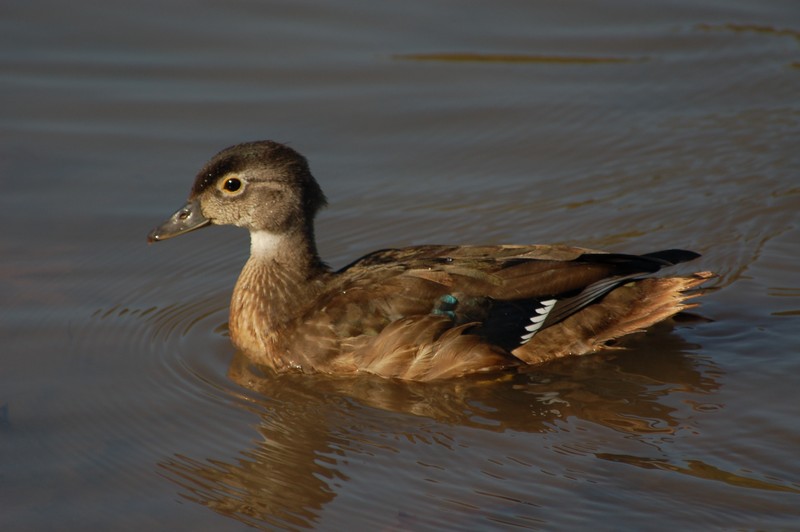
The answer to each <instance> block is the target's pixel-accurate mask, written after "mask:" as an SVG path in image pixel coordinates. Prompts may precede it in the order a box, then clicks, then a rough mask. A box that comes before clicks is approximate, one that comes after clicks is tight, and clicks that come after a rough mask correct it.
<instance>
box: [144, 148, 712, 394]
mask: <svg viewBox="0 0 800 532" xmlns="http://www.w3.org/2000/svg"><path fill="white" fill-rule="evenodd" d="M324 204H325V197H324V195H323V193H322V191H321V189H320V187H319V185H318V184H317V182H316V181H315V180H314V178H313V177H312V175H311V172H310V171H309V168H308V164H307V163H306V160H305V159H304V158H303V157H302V156H301V155H300V154H298V153H297V152H295V151H294V150H292V149H290V148H288V147H286V146H283V145H281V144H278V143H275V142H270V141H263V142H252V143H247V144H240V145H237V146H233V147H231V148H228V149H226V150H223V151H222V152H220V153H219V154H217V155H216V156H215V157H214V158H213V159H211V161H209V162H208V163H207V164H206V166H205V167H204V168H203V169H202V170H201V171H200V173H199V174H198V176H197V179H196V181H195V183H194V187H193V189H192V193H191V195H190V198H189V202H188V203H187V204H186V205H185V206H184V207H182V208H181V209H180V210H178V211H177V212H176V213H175V214H174V215H173V216H172V217H171V218H170V219H169V220H168V221H166V222H165V223H164V224H163V225H161V226H160V227H158V228H156V229H154V230H153V231H152V232H151V233H150V235H149V239H150V241H158V240H164V239H166V238H170V237H173V236H176V235H179V234H182V233H185V232H187V231H191V230H193V229H196V228H199V227H203V226H206V225H208V224H212V223H214V224H232V225H237V226H241V227H245V228H247V229H249V230H250V234H251V242H252V245H251V255H250V259H249V260H248V262H247V264H246V265H245V267H244V270H243V271H242V273H241V275H240V277H239V280H238V282H237V284H236V288H235V290H234V294H233V300H232V303H231V316H230V331H231V338H232V340H233V342H234V344H236V346H237V347H238V348H239V349H241V350H242V351H243V352H244V353H245V354H246V355H247V356H248V357H250V358H251V359H252V360H254V361H256V362H258V363H260V364H264V365H267V366H270V367H273V368H275V369H277V370H279V371H280V370H289V369H294V370H300V371H303V372H316V371H319V372H327V373H338V374H347V373H354V372H368V373H374V374H377V375H380V376H383V377H397V378H402V379H410V380H433V379H439V378H447V377H454V376H459V375H465V374H470V373H475V372H480V371H487V370H495V369H502V368H508V367H515V366H521V365H524V364H535V363H539V362H544V361H548V360H552V359H555V358H559V357H562V356H565V355H574V354H583V353H588V352H592V351H596V350H597V349H600V348H602V347H603V346H605V345H606V343H607V342H609V341H610V340H613V339H615V338H618V337H620V336H623V335H626V334H629V333H631V332H635V331H639V330H642V329H643V328H646V327H648V326H650V325H652V324H653V323H656V322H658V321H660V320H662V319H664V318H666V317H668V316H671V315H673V314H675V313H676V312H679V311H680V310H682V309H684V308H687V306H691V305H687V304H685V303H684V300H685V299H686V298H687V297H691V295H695V294H696V293H691V292H686V291H687V290H689V289H691V288H693V287H696V286H697V285H699V284H700V283H702V282H703V281H704V280H705V279H707V278H708V277H710V276H711V274H710V273H708V272H702V273H698V274H695V275H694V276H692V277H671V278H642V277H644V276H647V275H649V274H652V273H654V272H656V271H658V270H659V269H661V268H662V267H665V266H671V265H674V264H676V263H679V262H683V261H686V260H691V259H694V258H696V257H697V256H698V255H697V254H696V253H692V252H689V251H682V250H668V251H660V252H656V253H650V254H646V255H641V256H635V255H620V254H611V253H603V252H596V251H590V250H585V249H580V248H570V247H565V246H464V247H457V246H421V247H414V248H406V249H390V250H381V251H377V252H375V253H372V254H370V255H367V256H365V257H363V258H361V259H359V260H358V261H356V262H354V263H353V264H351V265H349V266H348V267H346V268H344V269H342V270H340V271H338V272H332V271H330V269H329V268H328V267H327V266H326V265H325V264H324V263H323V262H322V261H321V260H320V258H319V256H318V254H317V250H316V244H315V242H314V228H313V219H314V216H315V214H316V213H317V210H318V209H319V208H320V207H321V206H323V205H324Z"/></svg>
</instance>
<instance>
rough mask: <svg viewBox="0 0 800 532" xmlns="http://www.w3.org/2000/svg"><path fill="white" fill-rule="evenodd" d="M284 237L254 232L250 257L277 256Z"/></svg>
mask: <svg viewBox="0 0 800 532" xmlns="http://www.w3.org/2000/svg"><path fill="white" fill-rule="evenodd" d="M282 240H283V237H282V236H281V235H276V234H275V233H270V232H269V231H252V232H251V233H250V255H252V256H254V257H256V256H258V257H269V256H272V255H274V254H275V252H276V251H277V249H278V246H279V245H280V243H281V241H282Z"/></svg>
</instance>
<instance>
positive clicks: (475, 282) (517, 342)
mask: <svg viewBox="0 0 800 532" xmlns="http://www.w3.org/2000/svg"><path fill="white" fill-rule="evenodd" d="M697 256H698V255H697V254H696V253H693V252H689V251H683V250H667V251H661V252H656V253H651V254H647V255H622V254H613V253H603V252H597V251H592V250H588V249H583V248H573V247H567V246H420V247H413V248H404V249H387V250H381V251H376V252H374V253H371V254H369V255H367V256H365V257H363V258H361V259H359V260H358V261H356V262H354V263H352V264H350V265H348V266H346V267H345V268H343V269H342V270H339V272H337V273H336V274H334V277H333V278H332V280H331V282H330V283H329V285H328V289H327V290H326V291H325V292H324V293H323V294H322V295H321V296H320V297H319V298H318V300H317V301H316V302H315V305H314V307H315V308H314V311H313V315H311V316H307V317H305V318H304V319H303V321H302V323H303V325H302V326H301V327H300V329H301V330H302V331H303V333H302V335H301V336H304V338H305V340H304V341H305V342H308V341H309V339H313V341H315V342H317V344H319V343H320V341H323V342H324V343H326V345H329V346H330V348H329V349H328V350H327V351H328V352H329V353H331V357H332V358H336V364H345V365H352V366H353V367H357V368H359V369H362V370H367V371H373V372H376V373H379V374H382V375H387V376H399V377H402V378H414V379H430V378H444V377H450V376H453V375H457V374H462V373H468V372H471V371H476V370H479V369H496V368H500V367H507V366H512V365H517V364H519V363H521V362H520V358H522V360H525V359H526V358H529V357H526V356H524V355H526V353H527V352H528V351H533V350H534V349H532V348H531V347H530V346H529V347H525V346H526V345H527V344H529V343H531V341H532V339H533V338H534V337H535V336H536V335H537V334H538V333H539V332H540V331H543V330H546V329H548V328H550V327H552V326H554V325H556V324H559V323H561V322H563V321H564V320H565V319H567V318H569V317H570V316H573V315H575V314H576V313H578V312H580V311H581V310H582V309H584V308H585V307H587V306H589V305H591V304H592V303H594V302H596V301H599V300H600V299H602V298H603V297H604V296H605V295H606V294H608V293H609V292H611V291H612V290H614V289H615V288H617V287H619V286H621V285H622V284H625V283H628V282H629V281H631V280H632V279H637V278H640V277H642V276H647V275H649V274H652V273H654V272H656V271H658V270H659V269H660V268H662V267H664V266H670V265H673V264H676V263H678V262H683V261H686V260H691V259H693V258H695V257H697ZM309 327H310V328H312V329H313V331H312V330H309ZM298 332H301V331H298ZM334 345H337V346H338V348H334ZM308 347H310V346H306V348H308ZM316 347H317V348H319V347H320V346H319V345H317V346H316ZM520 348H523V349H520ZM515 350H517V351H520V352H521V353H522V355H523V356H522V357H520V356H519V355H520V353H517V352H516V351H515ZM512 352H514V355H512V354H511V353H512ZM515 355H517V356H515ZM339 369H341V368H339ZM431 375H435V376H431Z"/></svg>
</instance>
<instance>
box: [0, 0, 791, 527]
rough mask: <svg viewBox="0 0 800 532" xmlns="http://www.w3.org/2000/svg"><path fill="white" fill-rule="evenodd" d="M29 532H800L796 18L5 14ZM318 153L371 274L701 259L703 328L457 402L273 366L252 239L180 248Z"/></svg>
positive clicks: (11, 309) (1, 504)
mask: <svg viewBox="0 0 800 532" xmlns="http://www.w3.org/2000/svg"><path fill="white" fill-rule="evenodd" d="M2 13H3V14H2V17H0V30H2V31H0V98H1V99H2V102H3V104H2V111H0V139H1V141H0V180H2V184H3V194H1V195H0V208H1V209H2V211H0V212H2V217H3V218H2V219H3V228H4V230H3V233H2V237H0V253H1V254H2V262H0V301H1V302H2V310H1V312H2V321H0V340H2V347H3V349H2V355H0V528H2V529H3V530H51V529H60V530H65V529H98V530H124V529H131V530H142V529H159V530H175V529H181V530H203V529H211V530H237V529H246V528H247V527H248V525H249V526H256V527H263V528H294V529H297V528H304V527H312V528H318V529H324V530H343V529H345V530H346V529H380V530H429V529H473V530H477V529H492V528H496V529H520V528H523V529H525V528H530V529H547V530H553V529H597V528H600V529H609V530H610V529H617V530H619V529H687V528H688V529H705V528H710V527H714V528H719V527H721V528H729V529H736V528H746V529H755V528H760V529H800V453H799V452H798V449H800V406H799V405H800V332H798V331H800V321H798V320H799V318H800V276H798V259H800V256H798V255H800V254H799V253H798V249H800V9H798V8H797V5H796V2H791V1H786V2H780V1H772V2H769V1H768V2H761V1H755V0H752V1H745V0H742V1H736V2H731V1H727V0H726V1H722V0H720V1H704V2H689V1H676V2H660V3H659V2H656V3H653V2H651V3H646V4H644V3H641V2H628V1H624V0H620V1H613V2H605V3H603V5H602V7H601V6H599V5H598V4H596V3H592V2H580V1H579V2H568V3H564V2H557V3H552V4H545V3H531V2H511V3H505V4H496V3H482V4H481V3H457V2H437V3H431V2H421V1H407V2H402V3H384V2H375V3H359V2H336V3H329V2H313V1H308V2H247V1H237V2H203V3H194V2H184V1H181V2H172V3H167V4H164V3H161V2H158V3H157V2H139V3H136V4H131V3H122V2H116V1H114V2H93V1H86V2H78V3H77V4H75V3H65V2H36V3H32V2H18V1H11V2H6V3H5V4H4V6H3V7H2ZM261 138H272V139H275V140H279V141H283V142H289V143H290V144H291V145H292V146H293V147H295V148H296V149H298V150H299V151H301V152H302V153H304V154H305V155H306V156H308V158H309V159H310V161H311V165H312V170H313V171H314V173H315V174H316V176H317V178H318V179H319V181H320V182H321V184H322V186H323V188H324V189H325V191H326V193H327V195H328V198H329V202H330V205H331V206H330V207H329V208H328V209H327V210H325V211H324V212H323V213H322V214H321V216H320V220H319V227H318V231H317V232H318V238H319V241H320V248H321V251H322V253H323V255H324V257H325V258H326V260H328V261H329V262H330V263H331V264H332V265H333V266H342V265H344V264H346V263H347V262H349V261H350V260H352V259H354V258H356V257H358V256H360V255H361V254H364V253H366V252H368V251H370V250H373V249H377V248H381V247H389V246H402V245H410V244H420V243H546V242H562V243H569V244H578V245H583V246H587V247H596V248H602V249H608V250H611V251H627V252H649V251H654V250H657V249H662V248H671V247H685V248H688V249H694V250H697V251H699V252H701V253H703V255H704V256H703V258H702V259H700V260H698V261H697V262H695V263H693V264H690V265H683V266H681V268H680V271H683V272H690V271H693V269H695V270H713V271H715V272H717V273H718V274H719V277H718V279H716V280H715V281H714V282H713V283H712V284H713V286H714V288H715V289H714V290H713V291H712V292H711V293H709V294H708V295H706V296H705V297H704V298H703V304H702V306H701V307H700V308H699V309H698V310H697V311H696V312H694V313H693V314H692V315H688V316H681V317H679V319H676V320H674V321H671V322H668V323H664V324H661V325H659V326H657V327H654V328H653V329H651V330H650V331H649V332H647V333H646V334H640V335H637V336H634V337H631V338H630V339H629V340H628V341H626V342H625V345H626V346H627V348H628V349H627V350H624V351H613V352H607V353H603V354H599V355H596V356H589V357H583V358H579V359H571V360H563V361H561V362H559V363H558V364H552V365H549V366H547V367H539V368H532V369H531V370H530V371H528V372H526V373H523V374H518V375H504V376H498V377H496V378H491V379H480V380H478V379H465V380H459V381H454V382H447V383H439V384H428V385H419V384H414V385H412V384H403V383H397V382H387V381H383V380H380V379H371V378H368V377H360V378H347V379H345V378H331V377H323V376H313V377H309V376H305V377H303V376H297V375H290V376H282V377H276V376H274V375H271V374H265V373H263V372H259V371H258V370H257V369H255V368H252V367H250V366H249V365H248V364H247V363H246V362H245V361H244V360H241V359H240V357H239V356H238V355H237V354H236V353H235V350H234V349H233V348H232V346H231V345H230V343H229V340H228V337H227V307H228V298H229V297H230V292H231V288H232V285H233V283H234V281H235V279H236V276H237V274H238V271H239V269H240V267H241V265H242V264H243V262H244V260H245V258H246V254H247V251H248V240H247V235H246V234H244V233H243V232H241V231H238V230H236V229H233V228H212V229H206V230H204V231H201V232H199V233H196V234H192V235H189V236H186V237H182V238H180V239H176V240H174V241H170V242H169V243H165V244H159V245H158V246H149V247H148V246H147V245H146V244H145V235H146V234H147V232H148V230H149V229H150V228H151V227H153V226H154V225H156V224H157V223H158V222H160V221H161V220H162V219H163V218H164V217H165V216H167V215H169V214H170V213H172V212H173V211H174V209H176V208H177V207H178V206H180V204H181V202H182V200H183V199H184V198H185V197H186V195H187V192H188V190H189V187H190V185H191V181H192V178H193V176H194V174H195V172H196V170H197V169H198V168H199V167H200V166H201V165H202V163H203V162H204V161H205V160H206V159H207V158H208V157H209V156H210V155H212V154H213V153H214V152H216V151H217V150H219V149H221V148H223V147H225V146H228V145H230V144H233V143H236V142H240V141H244V140H255V139H261Z"/></svg>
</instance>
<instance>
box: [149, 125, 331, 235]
mask: <svg viewBox="0 0 800 532" xmlns="http://www.w3.org/2000/svg"><path fill="white" fill-rule="evenodd" d="M325 203H326V201H325V196H324V194H323V193H322V190H321V189H320V187H319V185H318V184H317V182H316V180H315V179H314V177H313V176H312V175H311V171H310V169H309V167H308V162H307V161H306V159H305V157H303V156H302V155H300V154H299V153H297V152H296V151H294V150H293V149H291V148H289V147H288V146H285V145H283V144H279V143H277V142H273V141H257V142H248V143H244V144H237V145H236V146H231V147H230V148H226V149H224V150H222V151H221V152H219V153H218V154H216V155H215V156H214V157H213V158H212V159H211V160H210V161H208V162H207V163H206V164H205V166H204V167H203V168H202V170H200V172H199V173H198V174H197V177H196V179H195V182H194V185H193V186H192V191H191V193H190V194H189V199H188V201H187V202H186V204H185V205H184V206H182V207H181V208H180V209H178V210H177V211H176V212H175V214H173V215H172V216H171V217H170V218H169V219H167V220H166V221H165V222H163V223H162V224H161V225H159V226H158V227H156V228H155V229H153V230H152V231H151V232H150V234H149V235H148V236H147V240H148V242H158V241H161V240H166V239H168V238H172V237H174V236H178V235H182V234H184V233H188V232H189V231H193V230H195V229H199V228H201V227H206V226H208V225H211V224H216V225H236V226H239V227H244V228H246V229H248V230H249V231H250V232H251V233H262V234H263V233H266V234H271V235H285V234H289V233H293V232H296V231H300V232H302V233H306V234H310V233H311V231H312V229H311V224H312V221H313V219H314V216H315V215H316V213H317V211H318V210H319V209H320V208H321V207H322V206H324V205H325Z"/></svg>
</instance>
